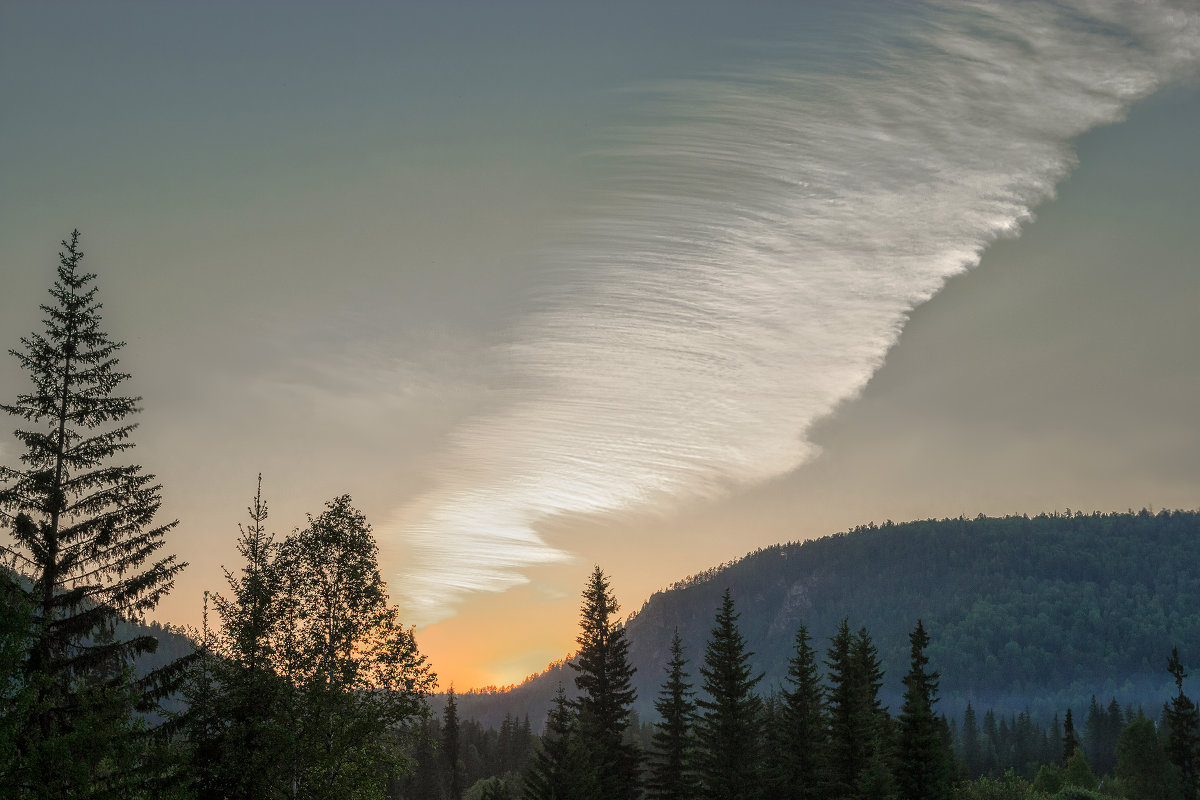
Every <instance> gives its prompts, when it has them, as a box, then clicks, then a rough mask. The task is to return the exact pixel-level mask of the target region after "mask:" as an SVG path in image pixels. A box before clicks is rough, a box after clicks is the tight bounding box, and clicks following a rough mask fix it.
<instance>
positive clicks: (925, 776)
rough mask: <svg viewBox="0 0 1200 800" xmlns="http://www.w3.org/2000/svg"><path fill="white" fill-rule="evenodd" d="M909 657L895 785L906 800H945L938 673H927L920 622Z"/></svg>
mask: <svg viewBox="0 0 1200 800" xmlns="http://www.w3.org/2000/svg"><path fill="white" fill-rule="evenodd" d="M909 639H910V641H911V642H912V656H911V661H910V665H909V668H908V674H907V675H905V676H904V706H903V707H902V708H901V710H900V719H899V730H898V741H897V754H896V755H897V758H896V783H897V784H898V786H899V788H900V796H901V797H903V798H908V800H945V798H948V797H949V796H950V784H951V779H952V775H953V760H954V756H953V754H952V753H949V752H947V750H946V746H945V742H944V741H943V739H942V731H941V723H940V722H939V720H938V718H937V716H935V714H934V710H933V707H934V704H935V703H936V702H937V687H938V677H939V676H938V673H937V672H930V671H929V669H928V667H929V657H928V656H927V655H925V650H926V648H928V647H929V634H928V633H926V632H925V626H924V624H923V623H922V622H921V620H917V627H916V628H915V629H914V630H913V632H912V634H911V635H910V637H909Z"/></svg>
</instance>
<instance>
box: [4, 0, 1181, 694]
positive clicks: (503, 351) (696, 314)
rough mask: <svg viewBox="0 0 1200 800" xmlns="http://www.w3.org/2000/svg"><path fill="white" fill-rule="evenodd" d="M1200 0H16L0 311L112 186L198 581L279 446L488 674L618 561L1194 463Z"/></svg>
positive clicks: (512, 668) (565, 626)
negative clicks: (184, 0)
mask: <svg viewBox="0 0 1200 800" xmlns="http://www.w3.org/2000/svg"><path fill="white" fill-rule="evenodd" d="M1198 31H1200V21H1198V15H1197V12H1196V11H1195V9H1194V8H1191V7H1189V5H1188V4H1186V3H1177V4H1174V5H1172V4H1171V3H1165V2H1164V3H1148V4H1143V5H1142V6H1141V7H1139V8H1137V9H1134V8H1133V7H1132V6H1130V5H1129V4H1126V3H1118V2H1103V1H1102V0H1097V1H1096V2H1090V1H1089V2H1085V1H1084V0H1080V2H1077V3H1067V4H1058V5H1050V4H1045V5H1043V4H1038V3H1022V4H1016V3H1013V4H986V3H949V2H947V3H928V4H910V5H905V6H897V5H895V4H876V3H855V4H846V3H825V4H818V3H797V4H775V3H752V4H724V3H722V4H717V3H686V4H684V3H665V2H664V3H655V4H645V3H626V4H612V3H609V4H602V5H601V4H590V5H582V4H562V3H475V4H466V3H461V4H453V5H447V4H442V3H427V4H420V3H410V4H402V5H400V4H349V5H339V6H338V7H336V8H334V7H331V6H323V5H317V4H261V5H245V4H232V3H230V4H204V5H190V6H184V5H182V4H180V5H175V6H166V5H162V4H149V3H121V4H104V5H100V4H82V3H78V4H71V3H63V4H23V5H22V4H5V5H3V6H0V109H2V113H0V175H2V176H3V177H2V178H0V180H2V181H3V184H2V185H3V192H2V193H0V275H2V277H3V292H0V338H2V339H3V341H6V342H9V343H10V345H9V346H13V345H15V344H16V342H17V339H18V338H19V337H20V336H21V335H23V334H25V333H27V332H28V331H30V330H32V329H33V328H35V327H36V326H37V324H38V319H39V313H38V311H37V309H36V305H37V303H39V302H42V301H43V298H44V291H45V289H46V288H47V287H48V285H49V282H50V280H51V277H52V270H53V266H54V263H55V252H56V249H57V242H58V240H59V239H61V238H62V237H63V236H65V235H66V234H67V233H68V232H69V230H70V229H71V228H72V227H79V228H80V229H81V230H82V231H83V234H84V239H83V244H84V249H85V251H86V252H87V253H88V259H87V263H88V265H89V267H90V268H92V269H94V270H95V271H96V272H98V273H99V274H100V281H99V282H100V287H101V292H102V298H103V300H104V302H105V307H106V312H107V325H108V328H109V330H110V331H111V333H112V334H113V335H114V336H116V337H118V338H124V339H126V340H127V341H128V342H129V347H128V348H127V350H126V351H125V356H124V357H123V362H122V363H123V364H124V365H125V366H126V367H127V368H128V369H129V371H131V372H132V373H133V375H134V379H133V390H134V391H136V392H138V393H140V394H142V395H144V397H145V403H144V404H145V409H146V410H145V413H144V414H143V416H142V429H141V431H140V432H139V436H138V440H137V441H138V448H137V451H136V452H137V455H138V458H139V460H140V461H141V463H143V464H144V465H145V466H146V467H147V468H148V469H150V470H152V471H154V472H156V473H157V474H158V476H159V477H160V479H161V480H162V481H163V483H164V485H165V495H166V508H165V511H166V512H167V513H168V514H170V515H172V516H178V517H179V518H180V520H181V524H180V527H179V529H178V533H177V535H176V536H175V538H174V540H173V542H172V546H173V547H174V548H175V550H176V551H177V552H179V553H180V555H181V556H182V557H183V558H185V559H187V560H188V561H190V562H192V566H191V567H190V568H189V570H188V571H187V572H186V573H185V576H184V577H183V578H182V579H181V581H180V583H179V586H178V588H177V589H176V591H175V592H174V593H173V594H172V595H171V596H170V597H169V598H168V599H167V600H166V601H164V603H163V605H162V606H161V607H160V610H161V615H160V616H161V617H162V618H165V619H167V620H173V621H178V622H189V623H190V622H195V621H196V619H197V616H198V609H199V599H200V593H201V592H202V591H203V590H204V589H216V588H220V570H219V565H220V564H225V565H227V566H232V565H233V564H234V562H235V557H236V553H235V551H234V547H233V542H234V539H235V537H236V533H237V530H236V523H237V522H238V521H239V520H240V519H241V515H242V510H243V509H244V507H245V505H246V502H247V500H248V498H249V496H250V495H251V493H252V491H253V486H254V476H255V475H256V474H257V473H258V472H259V471H261V472H262V473H263V474H264V490H265V493H266V496H267V499H268V502H269V504H270V506H271V509H272V520H273V521H274V523H275V525H276V528H277V530H278V531H280V533H286V532H287V531H289V530H290V529H291V528H292V527H293V526H295V525H300V524H303V520H304V513H305V512H314V513H315V512H317V511H319V510H320V507H321V504H322V503H323V502H324V500H326V499H328V498H330V497H332V496H334V495H336V494H340V493H343V492H349V493H351V494H352V495H353V496H354V498H355V500H356V502H357V503H358V504H359V505H360V506H361V507H362V508H363V509H364V511H366V513H367V514H368V516H369V517H370V518H371V519H372V520H374V521H375V524H376V532H377V534H378V536H379V538H380V541H381V551H382V557H383V563H384V568H385V574H386V576H387V577H388V579H389V582H390V583H391V585H392V588H393V593H394V595H395V597H396V600H397V601H398V602H400V603H401V605H402V607H403V608H404V609H405V612H406V616H407V617H408V618H409V619H411V620H413V621H415V622H418V623H420V627H419V631H418V634H419V641H420V642H421V643H422V645H423V647H425V649H426V650H427V651H429V652H430V654H431V656H432V657H433V660H434V665H435V668H438V669H439V670H440V671H441V673H442V675H443V678H444V679H446V680H450V679H452V680H454V681H456V683H457V684H458V685H459V686H460V687H461V686H467V685H479V684H483V683H493V682H494V683H504V682H508V681H511V680H516V679H519V678H520V677H522V676H524V675H525V674H527V673H529V672H531V671H534V670H536V669H538V668H540V667H541V666H542V665H544V664H545V663H546V662H547V661H548V660H550V659H553V658H556V657H560V656H561V655H562V654H563V653H564V652H565V651H566V650H567V649H569V648H570V646H571V642H572V640H573V638H574V618H575V614H576V607H577V605H576V596H577V592H578V589H579V587H580V586H581V585H582V582H583V580H584V578H585V577H586V574H587V572H588V571H589V570H590V568H591V565H592V564H593V563H600V564H601V565H602V566H604V568H605V569H606V570H607V571H608V572H610V573H611V574H612V575H613V578H614V584H615V586H616V588H617V590H618V593H619V596H620V597H621V598H622V600H623V601H624V602H625V604H626V607H627V610H634V609H635V608H636V607H637V606H638V605H639V604H640V602H641V601H642V600H643V599H644V598H645V597H646V596H648V594H649V593H650V592H652V591H653V590H655V589H656V588H659V587H661V586H663V585H665V584H668V583H670V582H671V581H673V580H676V579H678V578H681V577H683V576H685V575H687V574H689V573H693V572H696V571H699V570H702V569H704V568H706V567H709V566H711V565H713V564H715V563H718V562H721V561H724V560H727V559H729V558H733V557H736V556H739V555H741V554H743V553H745V552H746V551H748V550H750V549H753V548H755V547H758V546H762V545H765V544H769V543H772V542H775V541H779V540H784V539H798V538H806V537H809V536H815V535H821V534H825V533H830V532H833V531H835V530H839V529H844V528H846V527H848V526H852V525H854V524H858V523H862V522H867V521H870V520H883V519H886V518H892V519H896V520H901V519H909V518H913V517H926V516H935V517H940V516H947V515H949V516H957V515H959V514H967V515H969V516H973V515H975V514H976V513H980V512H984V513H1020V512H1030V513H1035V512H1038V511H1043V510H1053V509H1060V510H1061V509H1063V508H1066V507H1070V508H1079V509H1085V510H1091V509H1102V510H1112V509H1125V508H1127V507H1134V508H1138V507H1142V506H1153V507H1168V506H1170V507H1194V506H1195V504H1196V500H1195V498H1196V487H1197V485H1198V479H1200V432H1198V430H1197V426H1196V424H1195V411H1194V410H1195V408H1197V401H1198V400H1200V377H1198V376H1200V370H1198V369H1197V368H1198V367H1200V357H1197V355H1196V349H1195V347H1194V346H1193V345H1194V343H1195V342H1196V341H1198V340H1200V337H1198V335H1197V334H1200V321H1198V320H1197V314H1196V305H1197V302H1196V301H1197V300H1198V299H1200V270H1198V269H1197V267H1198V266H1200V265H1198V264H1197V262H1196V253H1197V252H1200V233H1198V232H1197V231H1196V229H1195V225H1194V221H1195V218H1196V212H1197V208H1198V207H1200V203H1198V200H1200V198H1198V197H1197V186H1198V185H1200V184H1198V181H1197V177H1198V176H1200V156H1197V154H1196V153H1195V151H1194V147H1193V146H1192V143H1191V142H1192V139H1193V138H1194V132H1195V131H1196V130H1198V129H1200V90H1198V89H1197V84H1196V80H1195V63H1196V60H1197V58H1198V57H1200V45H1197V42H1200V35H1197V32H1198ZM1126 117H1127V118H1126ZM1055 193H1057V196H1056V197H1054V195H1055ZM1052 197H1054V199H1051V198H1052ZM1030 209H1033V215H1035V216H1036V219H1035V218H1034V216H1031V213H1030ZM1018 230H1019V231H1020V236H1019V237H1015V238H1014V234H1015V233H1017V232H1018ZM997 236H999V237H1001V238H1000V240H999V241H996V237H997ZM984 248H986V250H985V249H984ZM981 252H982V253H983V255H982V260H981V261H980V260H979V254H980V253H981ZM976 262H978V265H977V266H976ZM964 268H969V269H968V270H967V271H965V272H964V271H963V270H964ZM930 298H932V299H930ZM22 380H23V379H22V376H21V375H20V374H19V373H18V372H17V371H16V369H15V365H14V364H13V363H11V360H9V362H6V363H3V364H0V389H3V391H4V392H5V394H7V395H9V396H11V395H13V394H15V393H16V392H17V391H19V390H20V388H21V386H22V383H21V381H22ZM15 455H16V453H15V449H14V443H13V442H12V441H11V440H9V441H3V440H0V458H3V459H5V460H6V461H9V460H12V459H13V458H14V457H15ZM513 619H519V620H522V621H523V624H521V625H518V626H513V625H512V624H511V621H512V620H513ZM501 631H503V635H501Z"/></svg>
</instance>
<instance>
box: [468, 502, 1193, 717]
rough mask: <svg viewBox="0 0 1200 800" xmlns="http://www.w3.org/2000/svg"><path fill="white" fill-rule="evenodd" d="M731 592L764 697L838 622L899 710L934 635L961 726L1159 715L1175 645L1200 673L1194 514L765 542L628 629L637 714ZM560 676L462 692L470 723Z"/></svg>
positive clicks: (930, 523)
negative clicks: (915, 646)
mask: <svg viewBox="0 0 1200 800" xmlns="http://www.w3.org/2000/svg"><path fill="white" fill-rule="evenodd" d="M726 587H728V588H729V589H730V591H731V594H732V597H733V599H734V602H735V603H736V604H737V607H738V609H739V610H740V611H741V614H742V617H741V620H740V627H741V630H742V634H743V635H744V636H745V638H746V642H747V648H748V649H749V650H750V651H752V652H754V653H755V656H754V660H753V664H754V666H755V668H756V669H758V670H760V671H762V672H764V673H765V677H764V679H763V686H764V687H765V688H771V689H774V688H775V687H780V686H784V685H785V680H786V674H787V665H788V659H789V658H790V656H791V652H790V648H791V643H792V638H793V636H794V635H795V632H796V630H797V628H798V627H799V626H800V624H804V625H806V626H807V629H808V631H809V634H810V635H811V636H812V639H813V641H814V642H815V643H817V645H818V646H823V644H824V643H827V642H828V641H829V639H830V637H832V636H833V635H834V634H835V633H836V631H837V627H838V625H839V623H840V622H841V620H842V619H843V618H845V619H849V620H850V622H851V624H852V625H853V626H855V627H856V628H857V627H859V626H865V627H866V628H868V629H869V630H870V631H871V634H872V636H873V638H874V641H875V643H876V646H877V647H878V649H879V655H880V659H881V661H882V664H883V667H884V670H885V672H886V673H887V676H888V677H887V679H886V680H885V682H884V686H883V689H882V691H881V697H882V698H883V701H884V703H885V704H886V705H888V706H890V707H892V708H893V709H896V708H899V705H900V702H901V694H902V692H903V687H902V686H901V684H900V677H899V676H900V674H901V673H902V670H903V667H904V665H906V664H907V663H908V656H909V640H908V636H909V633H910V630H911V629H910V627H909V626H911V624H912V622H913V621H914V620H917V619H921V620H924V622H925V625H926V626H927V627H928V628H929V629H930V630H932V631H936V632H937V635H936V636H935V637H934V638H933V641H932V642H931V644H930V647H929V660H930V665H931V669H934V670H937V671H938V672H940V673H941V675H942V681H941V685H940V689H939V690H940V693H941V697H942V709H943V710H944V711H946V713H947V714H948V715H951V716H954V717H958V718H960V719H961V716H962V712H963V710H964V709H965V707H966V704H967V702H968V701H971V702H972V703H973V704H974V706H975V707H976V708H989V707H994V708H995V709H996V710H997V713H1004V714H1017V713H1019V712H1021V711H1023V710H1025V709H1026V707H1027V706H1028V708H1029V710H1030V711H1031V712H1032V713H1033V715H1034V716H1035V717H1036V718H1038V719H1041V720H1043V721H1047V722H1048V721H1049V719H1050V718H1051V717H1052V716H1053V715H1054V714H1055V713H1056V712H1058V713H1061V710H1062V709H1065V708H1068V707H1074V708H1086V707H1087V705H1088V703H1089V702H1090V699H1091V696H1092V695H1093V694H1095V695H1098V696H1101V697H1105V698H1108V697H1116V698H1117V699H1118V700H1119V701H1120V703H1121V704H1122V705H1126V704H1130V703H1132V704H1133V705H1135V706H1136V705H1144V706H1145V707H1146V708H1147V709H1149V708H1153V707H1155V706H1156V705H1157V704H1158V703H1161V699H1162V698H1163V697H1164V696H1167V695H1168V694H1169V689H1170V688H1171V687H1170V678H1169V676H1168V675H1166V673H1164V672H1163V669H1162V664H1161V663H1159V662H1160V661H1161V658H1162V656H1161V654H1162V653H1169V652H1170V650H1171V648H1172V647H1173V646H1175V645H1178V646H1179V647H1180V658H1181V659H1182V660H1183V662H1184V663H1185V664H1192V663H1197V662H1200V514H1198V513H1197V512H1194V511H1163V512H1160V513H1157V514H1151V513H1149V512H1148V511H1141V512H1136V513H1135V512H1129V513H1119V514H1099V513H1096V514H1086V515H1084V514H1079V513H1069V514H1042V515H1039V516H1035V517H1027V516H1010V517H982V516H981V517H977V518H975V519H963V518H960V519H946V520H925V521H919V522H909V523H903V524H894V523H891V522H887V523H885V524H883V525H874V524H871V525H865V526H860V527H858V528H855V529H854V530H851V531H849V532H845V533H839V534H834V535H832V536H827V537H824V538H821V539H815V540H811V541H807V542H791V543H787V544H780V545H775V546H772V547H767V548H764V549H762V550H758V551H756V552H754V553H751V554H749V555H748V556H746V557H745V558H743V559H741V560H739V561H736V562H731V563H729V564H725V565H723V566H721V567H718V568H715V569H713V570H708V571H706V572H705V573H702V574H701V575H698V576H694V577H692V578H688V579H685V580H682V581H680V582H678V583H676V584H675V585H673V586H672V587H671V588H670V589H667V590H664V591H661V592H658V593H656V594H654V595H653V596H652V597H651V598H650V599H649V600H647V601H646V603H645V604H644V605H643V606H642V608H641V610H640V611H639V612H638V613H637V614H635V615H634V616H633V617H632V618H631V619H630V620H629V621H628V623H627V626H626V627H627V637H628V640H629V659H630V663H631V664H632V665H633V666H634V667H635V668H636V669H637V672H636V673H635V675H634V681H633V685H634V688H635V689H636V690H637V695H638V701H637V703H636V704H635V706H634V708H635V710H636V711H637V712H638V714H639V715H640V717H641V718H642V719H651V718H652V717H653V714H654V710H653V700H654V698H655V697H656V696H657V693H658V688H659V687H658V686H657V685H656V684H655V681H656V680H657V679H658V677H659V676H661V675H662V674H663V672H664V670H665V669H666V666H667V664H668V662H669V661H670V658H671V654H670V642H671V637H672V631H673V630H674V629H676V628H678V630H679V634H680V639H681V641H682V644H683V647H684V649H685V650H686V651H687V652H691V653H702V652H704V645H705V641H706V638H707V636H708V633H709V628H710V626H711V614H712V609H713V608H716V607H718V606H719V605H720V603H721V594H722V592H723V591H724V590H725V588H726ZM561 680H562V673H561V670H560V669H550V670H548V671H547V673H545V674H544V675H542V676H538V677H537V678H533V679H531V680H529V681H527V682H525V683H524V684H522V685H521V686H519V687H516V688H514V689H512V690H510V691H507V692H494V693H479V694H470V695H461V696H460V698H459V699H460V703H461V705H460V709H461V713H462V714H463V715H464V716H468V717H474V718H477V719H480V720H482V721H483V722H484V723H485V724H499V721H500V719H501V718H503V716H504V714H505V713H511V714H513V715H516V716H524V715H525V714H529V715H530V718H531V719H533V720H534V722H535V725H536V724H537V723H538V722H539V721H540V720H542V719H544V718H545V714H546V710H547V709H548V708H549V703H550V699H551V697H552V696H553V693H554V688H555V686H556V685H557V684H558V682H560V681H561Z"/></svg>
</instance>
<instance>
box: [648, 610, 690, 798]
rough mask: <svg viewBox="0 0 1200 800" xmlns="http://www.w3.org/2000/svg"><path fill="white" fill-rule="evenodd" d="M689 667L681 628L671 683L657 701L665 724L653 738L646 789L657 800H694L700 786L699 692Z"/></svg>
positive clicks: (669, 677) (674, 643)
mask: <svg viewBox="0 0 1200 800" xmlns="http://www.w3.org/2000/svg"><path fill="white" fill-rule="evenodd" d="M686 666H687V661H686V660H685V659H684V657H683V643H682V642H681V641H680V639H679V629H678V628H677V629H676V630H675V635H674V636H673V637H672V639H671V660H670V661H669V662H667V680H666V682H665V683H664V684H663V687H662V691H661V692H660V693H659V697H658V699H657V700H655V701H654V708H655V709H656V710H657V711H658V713H659V715H660V716H661V717H662V721H661V722H660V723H658V724H657V725H655V726H654V734H653V736H652V738H651V742H652V749H651V751H650V758H649V760H650V765H649V766H650V771H649V776H648V777H647V786H646V788H647V794H648V795H649V796H650V797H651V798H655V800H690V798H693V797H695V796H696V794H697V789H698V783H697V781H696V776H695V773H694V771H693V769H692V764H691V761H692V754H693V751H694V750H695V743H696V742H695V732H694V731H693V722H694V716H695V713H696V703H695V701H694V700H693V699H692V698H693V696H694V695H695V692H693V691H692V687H691V685H690V684H689V683H688V682H687V677H688V674H687V672H685V671H684V667H686Z"/></svg>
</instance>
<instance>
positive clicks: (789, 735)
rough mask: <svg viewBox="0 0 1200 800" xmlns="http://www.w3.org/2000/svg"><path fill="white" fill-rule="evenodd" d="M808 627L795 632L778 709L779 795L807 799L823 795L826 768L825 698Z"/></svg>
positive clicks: (798, 799) (802, 627) (802, 626)
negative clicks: (785, 683)
mask: <svg viewBox="0 0 1200 800" xmlns="http://www.w3.org/2000/svg"><path fill="white" fill-rule="evenodd" d="M811 642H812V640H811V638H810V637H809V635H808V628H806V627H805V626H804V625H801V626H800V628H799V630H797V631H796V640H795V649H794V651H793V653H792V657H791V658H790V659H789V660H788V672H787V683H788V685H789V686H790V687H791V688H790V689H789V688H787V687H785V688H784V689H783V693H782V698H781V700H782V703H781V707H780V709H779V712H780V713H779V721H778V724H779V732H780V749H781V753H780V758H781V762H782V763H781V765H780V767H781V769H780V773H781V774H780V777H781V778H782V780H781V781H780V784H781V785H780V786H779V787H778V791H779V792H780V793H781V794H780V796H781V797H787V798H794V799H795V800H802V799H803V800H809V799H810V798H813V799H815V798H819V797H822V796H823V793H824V784H825V773H826V769H827V766H828V765H827V760H826V749H827V747H828V742H827V723H826V718H825V698H824V692H823V691H822V688H821V681H820V676H819V675H818V674H817V653H816V650H814V649H813V647H812V644H811Z"/></svg>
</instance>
